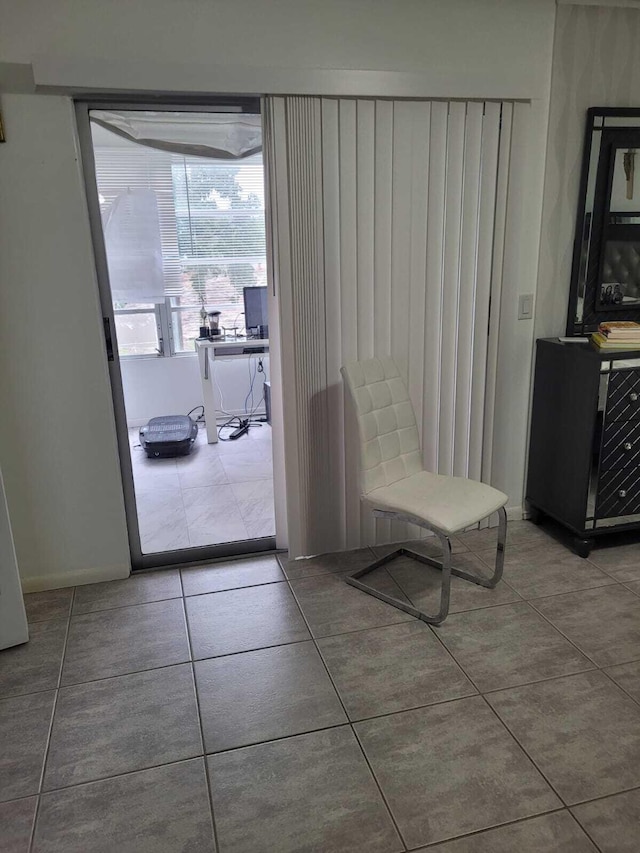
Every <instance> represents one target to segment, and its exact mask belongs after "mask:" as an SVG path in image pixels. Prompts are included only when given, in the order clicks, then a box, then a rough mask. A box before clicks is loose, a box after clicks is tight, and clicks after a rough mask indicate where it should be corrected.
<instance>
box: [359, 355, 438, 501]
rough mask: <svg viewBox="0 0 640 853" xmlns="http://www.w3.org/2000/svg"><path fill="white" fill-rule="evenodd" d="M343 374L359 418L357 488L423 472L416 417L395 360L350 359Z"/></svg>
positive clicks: (368, 488) (386, 483) (373, 486)
mask: <svg viewBox="0 0 640 853" xmlns="http://www.w3.org/2000/svg"><path fill="white" fill-rule="evenodd" d="M342 376H343V379H344V381H345V384H346V386H347V388H348V390H349V392H350V394H351V396H352V398H353V401H354V404H355V409H356V416H357V419H358V433H359V437H360V491H361V493H362V494H363V495H366V494H368V493H369V492H371V491H373V490H374V489H379V488H381V487H382V486H390V485H391V484H392V483H396V482H397V481H398V480H403V479H405V477H410V476H411V475H412V474H416V473H418V471H422V470H423V467H424V466H423V464H422V454H421V452H420V438H419V435H418V427H417V425H416V417H415V414H414V412H413V406H412V405H411V400H410V399H409V394H408V392H407V389H406V386H405V384H404V382H403V380H402V377H401V376H400V373H399V371H398V368H397V367H396V365H395V362H394V361H393V359H391V358H369V359H366V360H365V361H354V362H351V363H349V364H346V365H345V366H344V367H343V368H342Z"/></svg>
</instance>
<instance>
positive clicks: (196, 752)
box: [0, 522, 640, 853]
mask: <svg viewBox="0 0 640 853" xmlns="http://www.w3.org/2000/svg"><path fill="white" fill-rule="evenodd" d="M492 536H493V534H492V533H486V532H478V531H475V532H470V533H468V534H463V535H462V536H460V537H458V538H457V539H456V540H455V543H454V544H455V549H454V550H455V560H456V561H457V562H458V564H459V565H467V566H469V565H473V566H474V567H475V568H476V569H479V570H485V571H488V566H487V561H490V560H491V558H492V556H493V554H492V552H491V551H490V550H488V546H489V545H490V544H491V538H492ZM416 547H419V548H420V549H422V550H423V551H424V552H425V553H433V551H434V548H433V544H432V542H430V541H425V542H423V543H420V544H419V545H418V546H416ZM387 550H388V547H387V546H385V547H380V548H378V549H376V551H377V553H378V554H381V553H384V552H385V551H387ZM372 557H373V555H372V553H371V551H370V550H369V549H366V548H365V549H362V550H360V551H355V552H349V553H346V554H339V555H330V556H326V557H319V558H316V559H313V560H307V561H304V562H300V561H296V562H289V561H287V559H286V556H284V555H281V556H280V557H279V558H278V559H276V558H275V557H273V556H261V557H254V558H251V559H246V560H241V561H240V560H239V561H235V562H226V563H218V564H217V565H213V566H211V567H198V568H188V569H184V570H182V571H181V572H180V571H178V570H168V571H165V572H156V573H148V574H139V575H136V576H134V577H132V578H130V579H128V580H126V581H117V582H112V583H105V584H96V585H92V586H82V587H78V588H76V589H75V590H73V589H63V590H54V591H52V592H45V593H35V594H31V595H28V596H26V604H27V610H28V615H29V619H30V622H31V636H32V639H31V641H30V642H29V643H28V644H26V645H24V646H21V647H18V648H15V649H10V650H7V651H4V652H1V653H0V851H2V853H7V851H9V853H28V851H33V853H62V852H63V851H64V853H86V851H92V853H94V851H95V853H112V851H118V853H134V851H135V853H147V852H148V853H177V851H189V853H215V852H216V851H217V853H294V851H299V853H303V851H304V853H310V851H318V853H347V851H349V853H360V852H361V853H396V851H404V850H429V851H432V853H513V851H518V853H534V851H535V853H554V851H557V853H559V851H563V853H583V851H584V853H586V852H587V851H601V853H637V851H638V850H639V849H640V841H639V839H640V543H636V544H627V545H623V546H621V547H619V548H607V549H599V550H595V551H594V552H593V553H592V555H591V558H590V560H588V561H587V560H581V559H580V558H578V557H575V556H573V555H571V554H570V553H569V552H568V551H567V550H566V548H564V546H562V545H561V544H559V543H558V542H556V541H555V539H554V538H553V537H552V536H550V535H548V533H547V532H546V531H545V530H544V529H541V528H536V527H534V526H533V525H531V524H529V523H527V522H517V523H512V524H511V525H510V527H509V547H508V552H507V559H506V568H505V580H504V581H503V582H502V584H501V585H500V587H499V588H498V589H497V590H495V591H488V590H486V589H483V588H481V587H475V586H473V585H469V584H466V583H465V582H464V581H461V582H460V584H457V583H456V584H455V585H454V589H453V590H452V600H453V608H452V613H451V615H450V616H449V618H448V620H447V621H446V622H445V623H444V625H442V626H440V627H438V628H431V627H429V626H427V625H425V624H424V623H422V622H418V621H416V620H414V619H412V618H411V617H409V616H408V615H407V614H405V613H403V612H401V611H399V610H396V609H394V608H391V607H389V606H388V605H386V604H384V603H383V602H381V601H378V600H377V599H375V598H372V597H371V596H367V595H365V594H364V593H361V592H359V591H358V590H356V589H354V588H353V587H349V586H347V585H345V584H344V583H343V579H342V574H343V573H344V572H345V571H347V570H350V569H353V568H355V567H357V566H361V565H364V564H365V563H367V562H368V561H370V560H371V559H372ZM438 580H439V576H438V573H437V571H435V570H432V569H429V568H427V567H424V566H422V565H418V564H416V563H409V562H408V561H407V560H402V559H401V560H398V561H397V562H396V563H393V564H390V565H389V566H388V567H385V568H383V569H380V570H379V571H378V573H377V581H376V582H377V583H378V584H379V585H380V588H383V589H387V590H393V591H394V593H395V595H397V596H404V597H406V598H409V599H410V600H411V601H413V602H414V603H415V604H417V605H419V606H425V607H433V606H434V604H435V596H436V594H437V586H438Z"/></svg>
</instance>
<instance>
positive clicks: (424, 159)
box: [408, 103, 431, 436]
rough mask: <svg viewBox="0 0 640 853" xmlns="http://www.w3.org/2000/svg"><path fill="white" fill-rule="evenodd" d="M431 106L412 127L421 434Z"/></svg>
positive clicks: (412, 321) (413, 342) (412, 315)
mask: <svg viewBox="0 0 640 853" xmlns="http://www.w3.org/2000/svg"><path fill="white" fill-rule="evenodd" d="M430 123H431V105H430V104H428V103H418V104H414V106H413V122H412V127H411V134H412V140H411V150H412V158H411V164H410V168H411V186H412V188H413V191H412V195H411V215H410V223H411V241H410V245H411V251H410V257H409V338H408V341H409V369H408V388H409V394H410V396H411V399H412V401H413V405H414V407H415V410H416V416H417V418H418V430H419V432H420V435H421V436H422V432H423V430H422V426H423V418H422V412H423V409H424V385H425V322H424V316H425V309H426V279H427V255H426V251H425V247H426V245H427V206H428V199H429V131H430Z"/></svg>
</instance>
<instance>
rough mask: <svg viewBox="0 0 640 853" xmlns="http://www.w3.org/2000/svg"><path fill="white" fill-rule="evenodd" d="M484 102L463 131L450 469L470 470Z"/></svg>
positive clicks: (471, 110) (474, 107)
mask: <svg viewBox="0 0 640 853" xmlns="http://www.w3.org/2000/svg"><path fill="white" fill-rule="evenodd" d="M482 114H483V104H480V103H473V104H468V105H467V116H466V122H465V134H464V174H463V186H462V210H461V227H460V232H461V233H460V294H459V300H458V330H459V333H458V351H457V364H456V393H455V424H454V451H453V457H454V458H453V473H454V474H455V475H456V476H458V477H466V476H467V475H468V473H469V436H470V430H471V377H472V372H473V347H474V338H475V324H474V316H475V311H476V282H477V252H478V218H479V217H478V213H479V206H480V158H481V148H482Z"/></svg>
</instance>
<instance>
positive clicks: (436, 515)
mask: <svg viewBox="0 0 640 853" xmlns="http://www.w3.org/2000/svg"><path fill="white" fill-rule="evenodd" d="M362 500H363V501H366V503H367V504H369V506H371V507H372V508H373V509H378V510H383V511H384V512H398V513H402V514H403V515H408V516H413V517H414V518H416V519H420V520H421V521H424V522H425V523H426V524H427V526H428V527H431V528H433V529H434V530H439V531H440V532H441V533H446V534H451V533H457V532H458V531H460V530H464V528H465V527H471V525H472V524H476V523H477V522H478V521H481V520H482V519H483V518H487V516H489V515H491V514H492V513H494V512H496V510H498V509H500V507H501V506H504V505H505V504H506V502H507V496H506V495H505V494H504V493H503V492H499V491H498V490H497V489H494V488H493V487H492V486H487V485H486V484H485V483H478V482H477V481H476V480H467V479H466V478H465V477H445V476H443V475H441V474H432V473H431V472H430V471H420V472H419V473H417V474H412V475H411V476H410V477H405V478H404V479H402V480H398V481H397V482H395V483H392V484H391V485H390V486H381V487H380V488H379V489H373V491H371V492H368V493H367V494H366V495H363V496H362Z"/></svg>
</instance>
